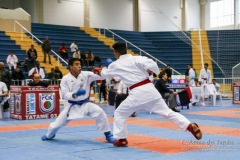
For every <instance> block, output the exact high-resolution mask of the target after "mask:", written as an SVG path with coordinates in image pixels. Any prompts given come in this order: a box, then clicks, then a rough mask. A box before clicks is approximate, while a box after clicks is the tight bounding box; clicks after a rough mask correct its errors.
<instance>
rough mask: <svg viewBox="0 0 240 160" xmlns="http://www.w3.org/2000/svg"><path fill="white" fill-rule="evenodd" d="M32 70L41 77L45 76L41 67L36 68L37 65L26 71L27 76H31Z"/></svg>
mask: <svg viewBox="0 0 240 160" xmlns="http://www.w3.org/2000/svg"><path fill="white" fill-rule="evenodd" d="M34 72H36V73H38V74H40V76H41V79H44V78H45V72H44V70H43V69H42V68H40V70H38V69H37V67H34V68H32V69H31V70H30V71H29V72H28V76H31V75H32V74H33V73H34Z"/></svg>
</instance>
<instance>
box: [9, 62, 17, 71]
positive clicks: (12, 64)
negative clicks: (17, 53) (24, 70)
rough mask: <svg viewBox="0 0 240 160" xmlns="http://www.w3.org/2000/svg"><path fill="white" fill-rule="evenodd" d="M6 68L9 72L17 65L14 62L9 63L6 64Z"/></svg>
mask: <svg viewBox="0 0 240 160" xmlns="http://www.w3.org/2000/svg"><path fill="white" fill-rule="evenodd" d="M8 67H9V70H10V71H11V70H12V67H13V68H14V69H16V67H17V64H16V63H14V62H10V63H8Z"/></svg>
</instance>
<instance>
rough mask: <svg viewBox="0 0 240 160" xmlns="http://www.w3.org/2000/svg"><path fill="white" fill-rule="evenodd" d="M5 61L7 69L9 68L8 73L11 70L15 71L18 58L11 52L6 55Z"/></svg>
mask: <svg viewBox="0 0 240 160" xmlns="http://www.w3.org/2000/svg"><path fill="white" fill-rule="evenodd" d="M6 61H7V64H8V67H9V70H10V71H12V68H14V69H16V66H17V62H18V58H17V56H16V55H15V54H14V53H13V52H12V51H11V52H10V54H9V55H8V57H7V60H6Z"/></svg>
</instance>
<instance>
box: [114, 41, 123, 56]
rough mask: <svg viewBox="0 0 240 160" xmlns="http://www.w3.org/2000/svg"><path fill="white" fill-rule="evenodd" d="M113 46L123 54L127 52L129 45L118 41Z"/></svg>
mask: <svg viewBox="0 0 240 160" xmlns="http://www.w3.org/2000/svg"><path fill="white" fill-rule="evenodd" d="M112 48H113V49H114V50H115V51H117V52H118V53H120V54H121V55H124V54H127V46H126V44H125V43H120V42H117V43H115V44H113V45H112Z"/></svg>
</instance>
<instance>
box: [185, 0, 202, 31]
mask: <svg viewBox="0 0 240 160" xmlns="http://www.w3.org/2000/svg"><path fill="white" fill-rule="evenodd" d="M186 15H187V16H186V30H192V29H200V4H199V0H187V7H186Z"/></svg>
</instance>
